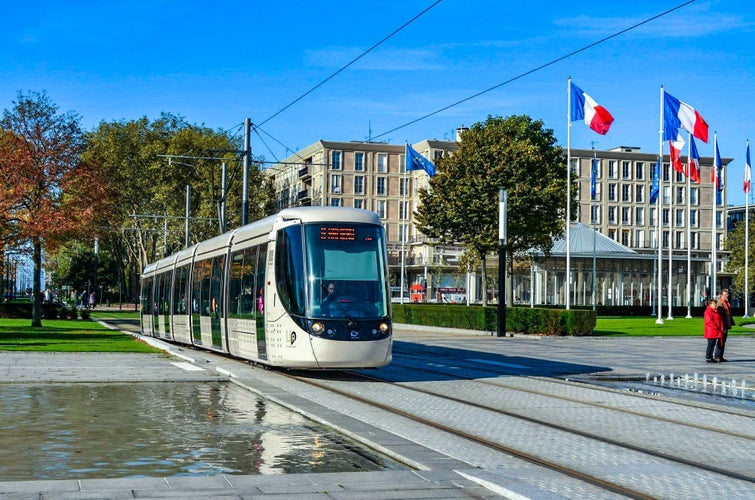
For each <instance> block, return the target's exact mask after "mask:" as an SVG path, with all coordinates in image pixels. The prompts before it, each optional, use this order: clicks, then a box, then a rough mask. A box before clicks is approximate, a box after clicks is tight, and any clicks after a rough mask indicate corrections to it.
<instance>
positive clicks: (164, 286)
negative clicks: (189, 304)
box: [155, 272, 170, 314]
mask: <svg viewBox="0 0 755 500" xmlns="http://www.w3.org/2000/svg"><path fill="white" fill-rule="evenodd" d="M157 283H158V285H157V288H156V290H155V304H156V305H155V307H156V308H157V314H167V313H168V311H170V303H169V302H168V301H169V300H170V299H169V296H168V290H169V288H170V273H169V272H168V273H162V274H160V275H158V276H157Z"/></svg>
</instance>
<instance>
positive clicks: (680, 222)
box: [676, 209, 684, 227]
mask: <svg viewBox="0 0 755 500" xmlns="http://www.w3.org/2000/svg"><path fill="white" fill-rule="evenodd" d="M676 226H677V227H684V210H683V209H678V210H677V211H676Z"/></svg>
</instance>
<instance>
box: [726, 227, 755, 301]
mask: <svg viewBox="0 0 755 500" xmlns="http://www.w3.org/2000/svg"><path fill="white" fill-rule="evenodd" d="M749 233H750V234H749V241H748V243H749V248H745V236H746V235H745V221H741V222H739V223H737V224H736V225H735V226H734V230H733V231H729V233H727V235H726V241H725V242H724V247H725V248H726V249H728V250H729V252H730V254H729V262H727V263H726V272H727V273H732V274H734V288H735V290H737V291H741V293H742V294H743V298H744V297H747V296H749V295H751V294H752V292H753V290H754V289H755V262H753V261H752V256H753V255H755V241H753V240H754V239H755V220H753V217H752V215H751V216H750V231H749ZM746 255H749V256H750V257H749V260H748V262H747V264H748V266H747V267H748V271H749V279H748V285H749V288H750V289H749V290H745V256H746ZM737 295H739V294H738V293H737Z"/></svg>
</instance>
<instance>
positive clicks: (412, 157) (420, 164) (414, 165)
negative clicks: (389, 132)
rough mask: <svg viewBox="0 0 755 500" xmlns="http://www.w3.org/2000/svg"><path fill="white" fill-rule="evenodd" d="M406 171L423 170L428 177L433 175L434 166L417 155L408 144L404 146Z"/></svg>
mask: <svg viewBox="0 0 755 500" xmlns="http://www.w3.org/2000/svg"><path fill="white" fill-rule="evenodd" d="M406 169H407V170H424V171H425V172H427V175H429V176H430V177H432V176H434V175H435V164H433V162H431V161H430V160H428V159H427V158H425V157H424V156H422V155H421V154H419V153H418V152H417V151H416V150H415V149H414V148H413V147H411V146H410V145H409V144H407V145H406Z"/></svg>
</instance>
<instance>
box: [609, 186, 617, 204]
mask: <svg viewBox="0 0 755 500" xmlns="http://www.w3.org/2000/svg"><path fill="white" fill-rule="evenodd" d="M608 201H616V184H609V185H608Z"/></svg>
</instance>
